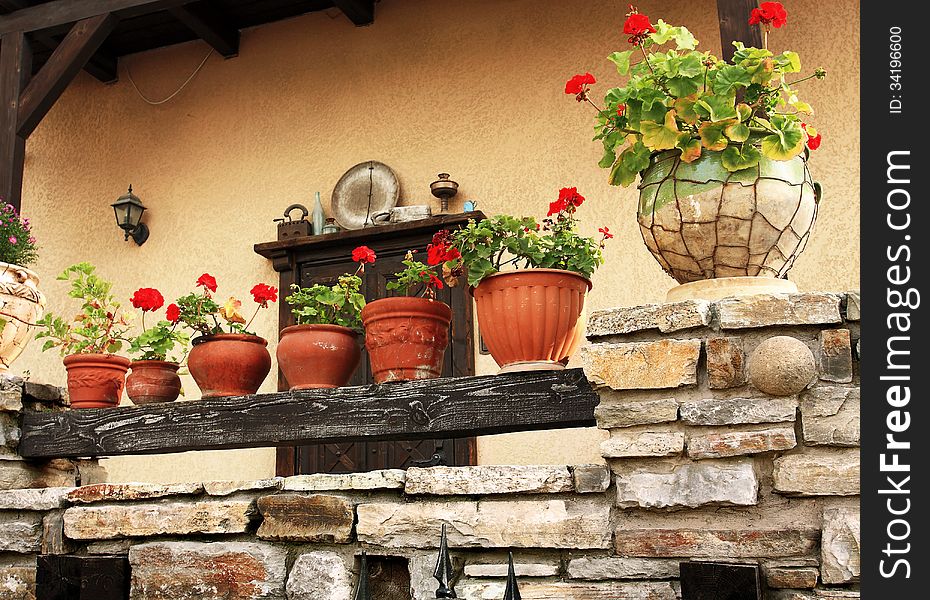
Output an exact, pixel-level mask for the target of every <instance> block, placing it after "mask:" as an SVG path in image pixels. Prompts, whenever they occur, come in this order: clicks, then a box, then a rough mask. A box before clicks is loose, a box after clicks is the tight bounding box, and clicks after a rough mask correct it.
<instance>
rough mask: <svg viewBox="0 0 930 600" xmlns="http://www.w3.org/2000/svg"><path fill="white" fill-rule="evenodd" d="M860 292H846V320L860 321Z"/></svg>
mask: <svg viewBox="0 0 930 600" xmlns="http://www.w3.org/2000/svg"><path fill="white" fill-rule="evenodd" d="M860 304H861V298H860V296H859V292H846V320H847V321H858V320H859V317H860V313H861V308H860Z"/></svg>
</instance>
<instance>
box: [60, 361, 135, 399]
mask: <svg viewBox="0 0 930 600" xmlns="http://www.w3.org/2000/svg"><path fill="white" fill-rule="evenodd" d="M62 362H63V363H64V364H65V369H67V371H68V395H69V396H70V397H71V408H107V407H110V406H116V405H117V404H119V399H120V396H122V395H123V385H124V384H125V383H126V371H128V370H129V359H128V358H124V357H122V356H116V355H114V354H71V355H69V356H66V357H65V358H64V360H63V361H62Z"/></svg>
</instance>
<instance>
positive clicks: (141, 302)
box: [130, 288, 165, 312]
mask: <svg viewBox="0 0 930 600" xmlns="http://www.w3.org/2000/svg"><path fill="white" fill-rule="evenodd" d="M130 302H132V305H133V306H135V307H136V308H141V309H142V311H143V312H145V311H150V310H158V309H159V308H161V307H162V306H163V305H164V304H165V297H164V296H162V295H161V292H159V291H158V290H156V289H155V288H139V289H138V290H136V293H135V294H133V295H132V299H131V300H130Z"/></svg>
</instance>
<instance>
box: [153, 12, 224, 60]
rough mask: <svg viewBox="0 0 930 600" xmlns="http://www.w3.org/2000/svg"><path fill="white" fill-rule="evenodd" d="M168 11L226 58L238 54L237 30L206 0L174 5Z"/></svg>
mask: <svg viewBox="0 0 930 600" xmlns="http://www.w3.org/2000/svg"><path fill="white" fill-rule="evenodd" d="M168 12H169V13H171V16H173V17H174V18H175V19H177V20H178V21H180V22H181V23H183V24H184V25H185V26H186V27H187V28H188V29H190V30H191V31H193V32H194V33H195V34H197V36H198V37H199V38H200V39H202V40H203V41H205V42H207V43H208V44H210V45H211V46H213V49H214V50H216V51H217V52H219V53H220V54H222V55H223V56H225V57H226V58H232V57H233V56H237V55H238V54H239V30H238V29H236V28H235V27H233V26H231V25H230V24H229V23H227V22H226V21H225V19H224V18H223V15H222V14H221V13H220V12H219V11H217V10H216V9H214V7H213V6H211V5H210V3H209V2H208V1H206V0H204V1H201V2H194V3H192V4H187V5H184V6H175V7H173V8H169V9H168Z"/></svg>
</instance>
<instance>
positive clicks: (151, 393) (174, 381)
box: [126, 360, 181, 405]
mask: <svg viewBox="0 0 930 600" xmlns="http://www.w3.org/2000/svg"><path fill="white" fill-rule="evenodd" d="M180 367H181V365H179V364H178V363H175V362H168V361H166V360H134V361H132V364H131V365H130V368H131V369H132V372H131V373H129V376H128V377H127V378H126V395H127V396H129V399H130V400H132V403H133V404H138V405H142V404H156V403H159V402H174V401H175V400H177V399H178V396H179V395H180V393H181V378H180V377H179V376H178V369H179V368H180Z"/></svg>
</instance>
